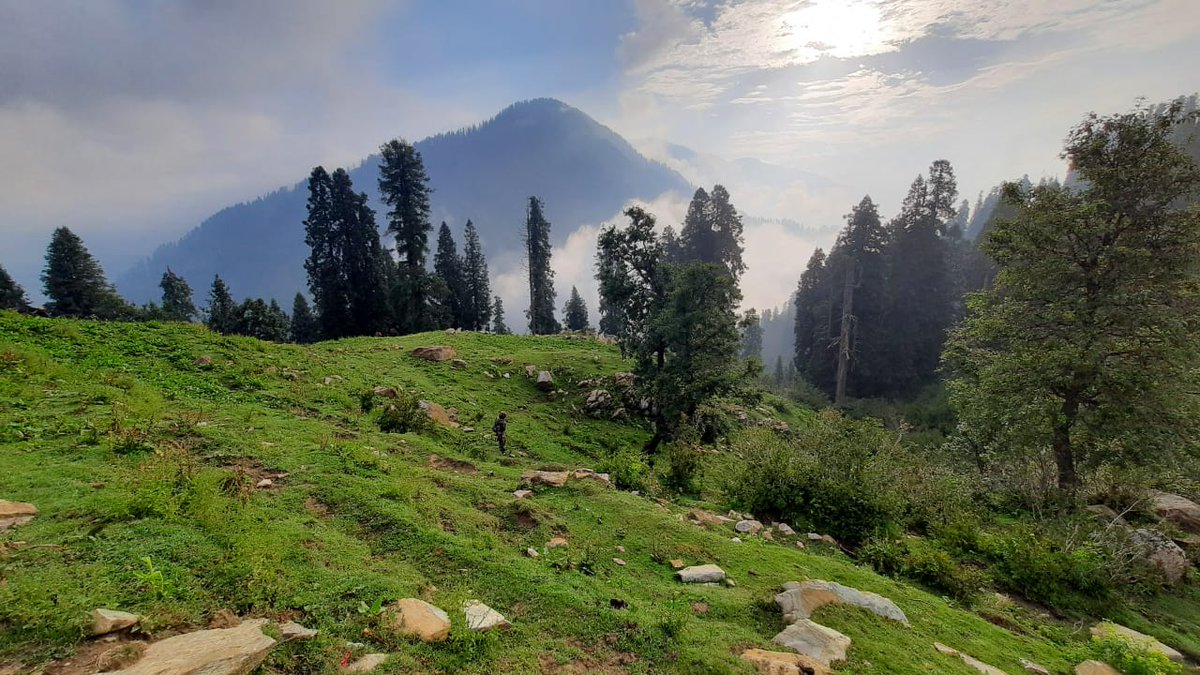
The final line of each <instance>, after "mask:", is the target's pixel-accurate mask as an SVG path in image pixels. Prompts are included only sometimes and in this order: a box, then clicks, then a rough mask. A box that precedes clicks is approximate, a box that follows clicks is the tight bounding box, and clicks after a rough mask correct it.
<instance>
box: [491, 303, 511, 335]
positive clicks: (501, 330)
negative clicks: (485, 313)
mask: <svg viewBox="0 0 1200 675" xmlns="http://www.w3.org/2000/svg"><path fill="white" fill-rule="evenodd" d="M492 332H493V333H495V334H496V335H511V334H512V331H511V330H509V329H508V324H506V323H504V301H503V300H501V299H500V296H498V295H497V296H496V297H495V299H494V301H493V306H492Z"/></svg>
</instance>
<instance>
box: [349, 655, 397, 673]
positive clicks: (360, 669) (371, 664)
mask: <svg viewBox="0 0 1200 675" xmlns="http://www.w3.org/2000/svg"><path fill="white" fill-rule="evenodd" d="M384 661H387V654H367V655H365V656H363V657H362V658H360V659H358V660H357V661H355V662H354V663H351V664H350V665H348V666H343V667H342V669H341V671H342V672H343V673H370V672H374V670H375V669H376V668H378V667H379V666H382V665H383V662H384Z"/></svg>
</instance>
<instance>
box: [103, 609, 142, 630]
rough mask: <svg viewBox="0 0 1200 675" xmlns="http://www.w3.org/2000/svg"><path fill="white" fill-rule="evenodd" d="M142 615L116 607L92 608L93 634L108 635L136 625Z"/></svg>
mask: <svg viewBox="0 0 1200 675" xmlns="http://www.w3.org/2000/svg"><path fill="white" fill-rule="evenodd" d="M141 620H142V617H140V616H138V615H137V614H130V613H129V612H118V611H117V610H114V609H94V610H92V635H107V634H108V633H115V632H117V631H119V630H125V629H126V628H129V627H130V626H135V625H137V623H138V622H139V621H141Z"/></svg>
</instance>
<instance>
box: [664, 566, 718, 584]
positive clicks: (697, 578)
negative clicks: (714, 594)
mask: <svg viewBox="0 0 1200 675" xmlns="http://www.w3.org/2000/svg"><path fill="white" fill-rule="evenodd" d="M675 574H676V575H677V576H678V577H679V580H680V581H682V582H683V583H685V584H708V583H717V582H720V581H721V580H723V579H724V578H725V570H723V569H721V568H720V567H717V566H716V565H693V566H691V567H685V568H683V569H681V570H679V571H678V572H676V573H675Z"/></svg>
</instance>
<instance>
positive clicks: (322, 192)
mask: <svg viewBox="0 0 1200 675" xmlns="http://www.w3.org/2000/svg"><path fill="white" fill-rule="evenodd" d="M338 216H339V214H338V213H336V212H335V205H334V197H333V178H332V177H331V176H330V175H329V173H328V172H326V171H325V167H322V166H317V167H314V168H313V170H312V172H311V173H310V174H309V176H308V217H307V218H306V219H305V220H304V243H306V244H308V247H309V254H308V259H307V260H305V261H304V271H305V272H307V274H308V290H309V292H311V293H312V296H313V304H314V305H315V308H316V314H317V321H318V323H319V325H320V334H321V335H322V336H324V337H327V338H338V337H342V336H343V335H347V334H348V333H347V332H346V331H347V327H348V326H349V325H350V297H349V295H350V294H349V289H348V288H346V279H345V275H344V274H343V271H342V245H341V241H340V239H341V237H340V235H339V231H338V230H339V228H338V224H337V219H338ZM219 280H220V279H219V278H218V281H219ZM213 285H214V289H215V288H216V282H213ZM222 285H223V282H222ZM214 292H215V291H214ZM211 312H212V310H211V309H210V313H211ZM212 328H213V329H214V330H217V331H218V332H222V333H224V332H229V331H228V330H223V329H220V328H216V327H215V326H212ZM230 330H232V329H230Z"/></svg>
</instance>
